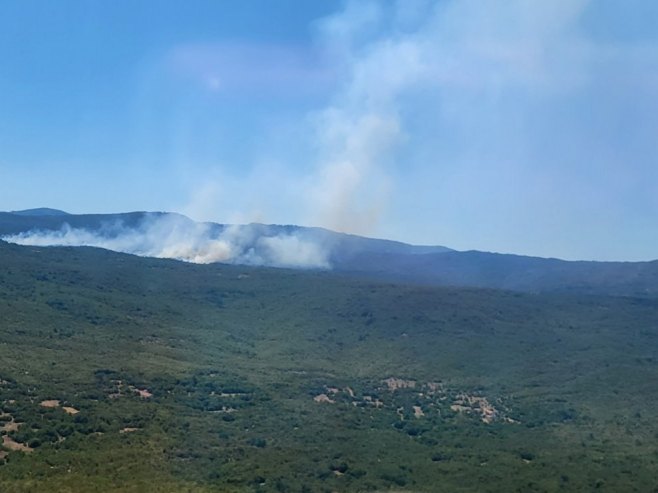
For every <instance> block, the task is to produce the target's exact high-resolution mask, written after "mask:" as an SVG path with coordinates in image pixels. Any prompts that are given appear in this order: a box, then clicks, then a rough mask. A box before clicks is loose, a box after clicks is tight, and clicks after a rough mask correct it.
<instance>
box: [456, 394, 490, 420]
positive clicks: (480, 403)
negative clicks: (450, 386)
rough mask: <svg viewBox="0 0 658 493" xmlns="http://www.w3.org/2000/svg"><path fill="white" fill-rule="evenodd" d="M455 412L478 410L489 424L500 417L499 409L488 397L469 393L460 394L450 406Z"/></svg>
mask: <svg viewBox="0 0 658 493" xmlns="http://www.w3.org/2000/svg"><path fill="white" fill-rule="evenodd" d="M450 409H452V410H453V411H455V412H471V411H473V412H476V413H479V414H480V416H481V418H482V421H484V422H485V423H487V424H489V423H492V422H493V421H494V420H495V419H496V418H497V417H498V411H497V410H496V408H494V407H493V406H492V405H491V403H490V402H489V401H488V400H487V398H486V397H477V396H473V395H468V394H459V395H458V396H457V398H456V399H455V402H454V403H453V405H452V406H450Z"/></svg>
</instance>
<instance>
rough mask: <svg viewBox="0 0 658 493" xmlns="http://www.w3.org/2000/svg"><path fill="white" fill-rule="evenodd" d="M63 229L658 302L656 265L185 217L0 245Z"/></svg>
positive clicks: (96, 219)
mask: <svg viewBox="0 0 658 493" xmlns="http://www.w3.org/2000/svg"><path fill="white" fill-rule="evenodd" d="M40 211H41V212H43V213H40ZM154 225H155V226H154ZM63 227H65V228H71V229H76V230H84V231H86V232H89V233H90V234H92V235H93V236H94V239H95V242H92V243H88V242H87V243H85V242H81V243H80V244H84V245H90V246H101V247H104V248H108V249H114V250H119V251H123V252H127V253H136V254H138V255H142V256H160V257H171V258H182V259H184V260H190V259H191V261H195V260H194V259H195V258H197V257H198V255H197V257H194V255H196V254H197V253H198V252H199V251H200V252H202V254H204V255H206V256H205V257H204V262H216V261H219V262H226V263H234V264H249V265H266V266H278V267H295V268H296V267H302V268H328V267H331V268H332V269H333V270H335V271H337V272H341V273H343V274H347V275H352V276H359V277H370V278H376V279H379V280H383V281H394V282H404V283H420V284H426V285H440V286H466V287H483V288H495V289H508V290H517V291H527V292H565V293H582V294H612V295H618V296H634V297H658V261H653V262H585V261H579V262H574V261H564V260H558V259H546V258H538V257H526V256H520V255H509V254H498V253H488V252H479V251H468V252H458V251H455V250H451V249H449V248H446V247H444V246H416V245H409V244H406V243H401V242H396V241H389V240H381V239H373V238H365V237H361V236H356V235H349V234H343V233H336V232H333V231H329V230H326V229H322V228H308V227H301V226H294V225H285V226H281V225H265V224H248V225H238V226H231V225H224V224H216V223H196V222H194V221H192V220H191V219H189V218H187V217H185V216H183V215H180V214H174V213H165V212H129V213H123V214H81V215H77V214H76V215H74V214H66V213H65V212H62V211H55V210H53V209H32V210H30V211H20V212H13V213H9V212H3V213H0V237H5V238H6V237H7V235H16V234H24V233H26V232H30V231H41V232H44V231H51V232H58V231H60V230H62V228H63ZM126 235H129V236H130V240H131V245H132V246H130V247H128V246H126V242H125V241H114V240H122V238H123V237H124V236H126ZM140 235H142V236H144V237H145V238H143V239H142V238H141V237H140ZM146 237H148V238H146ZM105 240H107V241H105ZM110 240H112V241H110ZM143 240H149V242H150V245H147V246H144V244H143V243H145V242H146V241H143ZM44 241H45V243H44ZM44 241H42V242H41V243H38V245H44V244H49V243H48V241H51V243H50V244H68V245H75V243H71V242H68V243H66V242H64V241H63V242H62V243H57V242H58V241H59V239H58V238H54V239H51V240H47V239H46V240H44ZM81 241H82V240H81ZM159 242H163V245H159V244H158V243H159ZM164 242H170V243H171V242H175V244H164ZM181 242H183V243H185V244H184V245H183V246H184V247H185V249H187V250H193V251H194V252H195V253H194V255H191V256H189V255H188V257H185V256H183V255H182V254H181V252H182V251H183V250H184V248H183V247H181V244H180V243H181ZM204 242H206V243H209V244H210V245H207V244H206V243H204ZM218 242H223V243H225V245H224V244H222V245H221V246H222V247H225V248H226V250H227V252H226V255H225V256H214V257H213V256H211V255H208V251H207V250H208V249H210V248H215V247H217V243H218ZM187 250H186V251H187ZM177 255H178V256H177ZM204 262H202V263H204Z"/></svg>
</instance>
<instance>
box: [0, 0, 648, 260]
mask: <svg viewBox="0 0 658 493" xmlns="http://www.w3.org/2000/svg"><path fill="white" fill-rule="evenodd" d="M656 26H658V3H657V2H653V1H652V0H643V1H641V0H631V1H626V2H619V1H615V0H589V1H588V0H568V1H566V0H564V1H563V0H556V1H552V2H535V1H531V0H500V1H496V0H489V1H479V0H477V1H476V0H461V1H456V0H436V1H431V0H400V1H399V2H394V1H387V2H376V1H367V0H362V1H359V2H343V1H329V0H324V1H321V2H320V1H318V2H309V1H301V0H299V1H292V0H288V1H283V0H280V1H265V0H263V1H256V0H247V1H241V2H216V1H211V0H208V1H200V0H197V1H186V2H173V1H172V2H161V1H113V2H105V1H102V2H101V1H92V0H87V1H74V0H70V1H64V2H45V1H37V0H5V1H3V2H2V3H0V210H16V209H23V208H30V207H39V206H49V207H56V208H61V209H64V210H67V211H69V212H75V213H82V212H117V211H128V210H175V211H180V212H184V213H187V214H188V215H190V216H191V217H193V218H195V219H199V220H214V221H219V222H250V221H260V222H269V223H297V224H306V225H320V226H325V227H329V228H332V229H338V230H343V231H348V232H354V233H359V234H366V235H370V236H380V237H387V238H394V239H400V240H403V241H408V242H414V243H427V244H444V245H447V246H451V247H453V248H457V249H480V250H491V251H501V252H513V253H520V254H532V255H541V256H558V257H562V258H569V259H602V260H612V259H625V260H639V259H645V260H646V259H654V258H658V253H657V250H658V249H657V246H658V221H657V220H658V28H657V27H656Z"/></svg>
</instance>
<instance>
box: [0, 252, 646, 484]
mask: <svg viewBox="0 0 658 493" xmlns="http://www.w3.org/2000/svg"><path fill="white" fill-rule="evenodd" d="M0 263H1V264H2V266H3V269H2V271H1V272H0V361H1V362H2V366H1V368H0V381H1V382H2V383H1V385H0V403H1V405H2V409H3V411H2V413H3V414H2V417H0V420H2V422H4V423H5V425H4V429H5V433H6V434H7V435H6V436H7V438H6V439H4V442H5V449H6V451H7V452H8V454H9V455H8V456H7V457H6V459H7V462H6V464H5V465H3V466H0V468H1V469H0V471H1V474H0V487H1V488H2V490H3V491H34V490H43V489H47V490H49V491H92V490H94V489H96V490H101V491H182V490H184V491H262V492H269V491H272V492H275V491H294V492H300V491H367V490H387V489H391V488H393V489H396V490H399V491H400V490H401V491H428V492H429V491H436V487H437V486H436V485H437V484H441V485H442V487H444V488H445V491H476V490H481V489H482V485H486V488H487V489H488V490H489V491H544V490H555V489H559V488H563V489H567V490H569V491H591V490H592V489H594V488H601V487H602V486H603V485H604V486H605V487H606V488H608V489H611V490H613V491H622V490H623V491H632V490H634V489H635V490H638V491H647V490H650V489H651V488H652V487H653V484H654V478H655V477H656V474H657V473H658V461H657V460H656V454H657V453H658V449H656V446H655V440H653V436H654V435H655V434H656V433H658V425H656V423H658V420H657V419H656V418H658V411H657V409H658V406H657V405H656V404H658V402H656V400H657V397H656V396H658V386H657V385H658V384H656V380H655V378H653V375H654V374H655V372H656V370H657V369H658V346H656V344H655V342H656V338H657V337H658V325H657V323H656V321H658V302H656V301H655V300H649V299H644V300H642V299H625V298H609V297H576V296H569V297H567V296H563V295H532V294H519V293H512V292H505V291H492V290H477V289H454V288H431V287H414V286H404V285H392V284H386V283H379V282H372V281H359V280H355V279H353V278H350V277H341V276H338V275H335V274H332V273H329V272H306V271H292V270H281V269H265V268H253V267H244V266H230V265H221V264H216V265H205V266H203V265H193V264H185V263H180V262H176V261H169V260H157V259H149V258H139V257H134V256H129V255H123V254H117V253H113V252H109V251H105V250H100V249H90V248H34V247H19V246H16V245H10V244H6V243H2V242H0ZM76 411H77V413H76ZM69 413H71V414H69ZM19 447H31V448H33V449H34V451H32V452H29V451H28V452H25V451H14V450H12V449H13V448H19ZM3 455H4V454H3Z"/></svg>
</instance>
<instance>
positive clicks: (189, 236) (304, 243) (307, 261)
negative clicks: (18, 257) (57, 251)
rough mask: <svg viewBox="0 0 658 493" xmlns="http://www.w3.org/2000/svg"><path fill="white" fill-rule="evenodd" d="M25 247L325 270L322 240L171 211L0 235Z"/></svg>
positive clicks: (326, 258) (326, 261)
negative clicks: (132, 221) (130, 221)
mask: <svg viewBox="0 0 658 493" xmlns="http://www.w3.org/2000/svg"><path fill="white" fill-rule="evenodd" d="M2 239H3V240H5V241H8V242H10V243H16V244H19V245H31V246H89V247H97V248H104V249H107V250H113V251H116V252H123V253H130V254H133V255H139V256H143V257H156V258H170V259H176V260H182V261H185V262H193V263H198V264H208V263H213V262H223V263H231V264H243V265H263V266H271V267H291V268H308V269H327V268H329V267H330V262H329V252H330V249H329V248H327V245H325V244H323V242H322V241H321V239H319V238H313V237H312V236H311V235H310V234H304V232H303V231H293V232H282V231H281V230H279V229H277V228H276V227H267V226H262V225H231V226H226V227H222V226H219V225H216V224H212V223H197V222H194V221H191V220H190V219H188V218H186V217H185V216H179V215H176V214H146V215H145V216H144V218H143V219H142V220H141V221H140V222H139V224H138V225H136V226H134V227H131V226H126V225H124V223H123V222H121V221H117V222H112V223H105V224H103V225H102V226H101V227H100V228H99V229H85V228H74V227H71V226H69V225H68V224H65V225H64V226H63V227H62V228H61V229H59V230H41V231H35V230H31V231H28V232H22V233H18V234H15V235H7V236H4V237H3V238H2Z"/></svg>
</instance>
